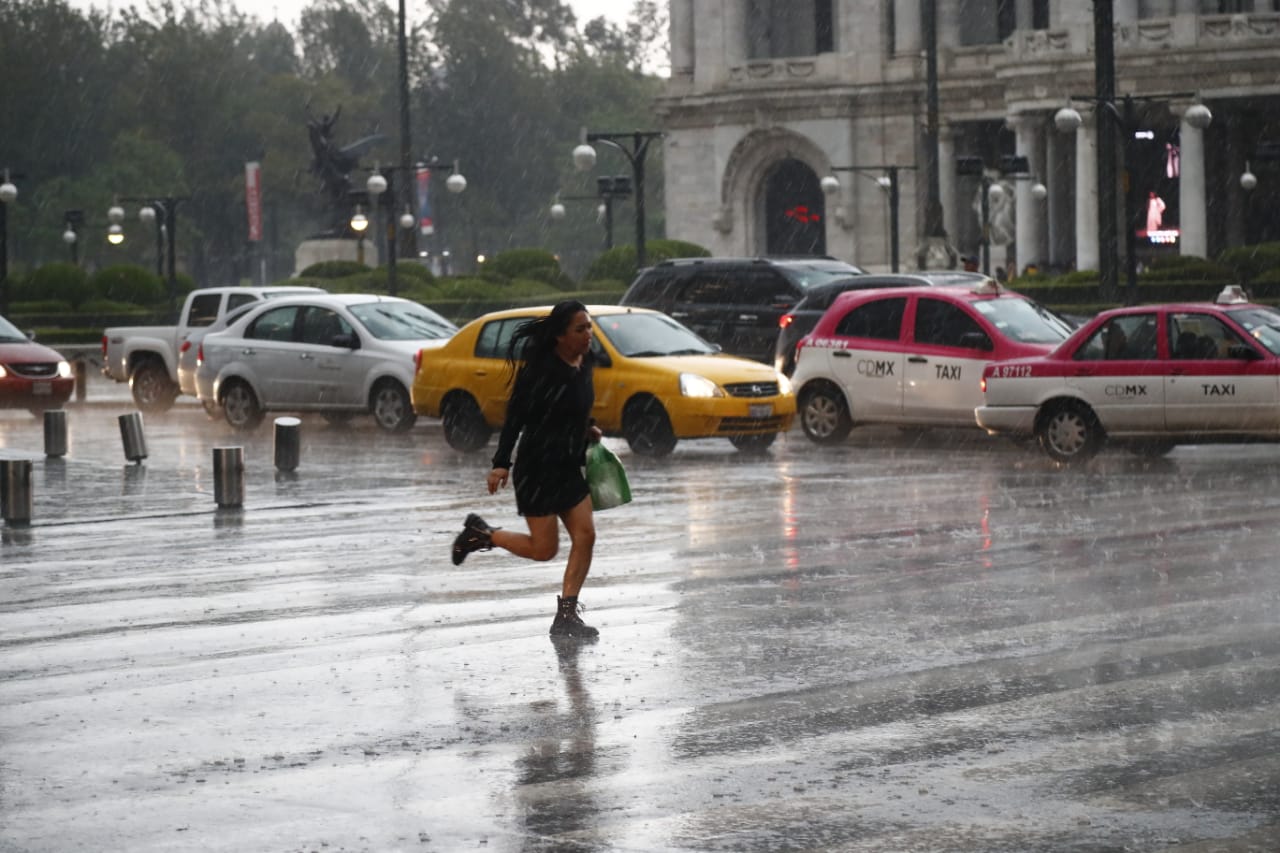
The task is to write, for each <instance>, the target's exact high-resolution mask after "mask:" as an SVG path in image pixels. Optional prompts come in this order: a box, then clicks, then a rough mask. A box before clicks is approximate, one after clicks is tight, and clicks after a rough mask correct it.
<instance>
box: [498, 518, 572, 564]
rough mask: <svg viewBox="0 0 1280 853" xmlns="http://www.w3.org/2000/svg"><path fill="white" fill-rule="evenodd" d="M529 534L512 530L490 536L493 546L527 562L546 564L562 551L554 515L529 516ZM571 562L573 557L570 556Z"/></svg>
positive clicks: (501, 531)
mask: <svg viewBox="0 0 1280 853" xmlns="http://www.w3.org/2000/svg"><path fill="white" fill-rule="evenodd" d="M525 523H526V524H528V525H529V532H528V533H516V532H515V531H512V530H494V531H493V534H492V535H491V536H490V540H491V541H492V542H493V544H494V545H495V546H497V547H499V548H503V549H505V550H507V551H510V552H511V553H512V554H515V555H516V556H517V557H524V558H525V559H526V560H538V561H539V562H545V561H547V560H550V559H553V558H554V557H555V555H556V552H557V551H559V550H560V528H559V525H558V522H557V520H556V517H555V516H554V515H534V516H527V517H526V518H525ZM569 559H570V560H572V559H573V556H572V555H570V557H569Z"/></svg>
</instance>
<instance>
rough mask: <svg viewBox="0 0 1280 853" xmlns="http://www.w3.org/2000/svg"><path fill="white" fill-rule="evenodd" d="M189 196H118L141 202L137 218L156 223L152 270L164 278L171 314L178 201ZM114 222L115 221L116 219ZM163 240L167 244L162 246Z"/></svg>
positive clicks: (175, 299)
mask: <svg viewBox="0 0 1280 853" xmlns="http://www.w3.org/2000/svg"><path fill="white" fill-rule="evenodd" d="M190 200H191V197H190V196H172V195H167V196H142V197H134V198H128V197H126V198H121V199H120V201H125V202H135V203H141V204H142V205H144V206H143V207H142V208H141V209H140V210H139V211H138V218H140V219H141V220H142V221H144V222H147V221H154V222H155V223H156V229H157V230H156V271H157V273H159V274H160V275H161V276H162V277H163V278H164V279H165V283H166V287H167V290H168V291H169V313H170V314H171V315H176V314H177V312H178V246H177V240H178V205H179V204H181V203H182V202H184V201H190ZM144 211H149V212H144ZM108 216H110V213H108ZM116 224H119V223H118V222H117V223H116ZM117 233H119V232H117ZM166 240H167V243H168V246H167V247H165V246H164V243H165V242H166ZM166 248H167V251H166ZM166 255H167V259H166ZM162 259H165V260H167V264H168V269H167V271H162V270H161V266H162Z"/></svg>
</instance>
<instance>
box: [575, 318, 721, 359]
mask: <svg viewBox="0 0 1280 853" xmlns="http://www.w3.org/2000/svg"><path fill="white" fill-rule="evenodd" d="M592 319H593V320H594V322H595V328H596V333H597V334H599V335H601V336H602V337H604V338H606V339H607V340H608V341H609V343H611V344H613V348H614V349H616V350H617V351H618V354H619V355H623V356H627V357H629V358H649V357H653V356H659V355H709V354H711V353H714V352H716V351H717V350H716V348H715V347H713V346H712V345H711V344H709V343H707V342H706V341H704V340H703V339H702V338H700V337H698V336H697V335H695V334H694V333H693V332H691V331H689V330H688V329H686V328H685V327H684V326H682V325H680V324H679V323H677V322H676V321H675V320H672V319H671V318H670V317H668V316H666V315H665V314H606V315H604V316H603V317H593V318H592Z"/></svg>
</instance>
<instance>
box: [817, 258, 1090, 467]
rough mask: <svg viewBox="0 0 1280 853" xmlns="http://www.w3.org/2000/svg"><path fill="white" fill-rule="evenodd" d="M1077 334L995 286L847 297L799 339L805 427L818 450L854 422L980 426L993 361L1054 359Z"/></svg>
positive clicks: (869, 292) (867, 292) (840, 436)
mask: <svg viewBox="0 0 1280 853" xmlns="http://www.w3.org/2000/svg"><path fill="white" fill-rule="evenodd" d="M1070 333H1071V329H1070V327H1069V326H1068V325H1067V324H1066V323H1065V322H1063V321H1062V320H1061V319H1060V318H1059V317H1057V316H1056V315H1054V314H1053V313H1052V312H1050V311H1047V310H1046V309H1044V308H1042V307H1041V306H1039V305H1037V304H1036V303H1035V302H1032V301H1031V300H1029V299H1027V298H1026V297H1024V296H1022V295H1020V294H1017V293H1014V292H1012V291H1010V290H1006V289H1005V288H1002V287H1000V286H999V285H997V284H996V282H995V281H992V280H990V279H987V280H984V281H981V282H978V283H976V284H973V283H970V284H964V285H934V286H931V287H924V286H922V287H898V288H893V289H881V290H861V291H851V292H849V293H844V294H841V295H840V296H838V297H837V298H836V301H835V302H833V303H832V304H831V307H830V308H828V309H827V311H826V313H825V314H823V315H822V319H820V320H819V321H818V325H817V326H815V327H814V330H813V332H812V333H810V334H809V335H808V336H807V337H805V338H804V339H802V340H801V342H800V347H799V351H798V356H797V362H796V370H795V374H794V376H793V377H792V385H793V387H794V388H795V389H796V398H797V401H798V407H799V414H800V423H801V425H802V426H803V427H804V432H805V435H807V436H809V438H810V439H812V440H813V441H815V442H817V443H819V444H828V443H832V442H837V441H841V440H843V439H844V438H845V437H846V436H847V435H848V434H849V430H850V429H852V428H853V426H854V425H855V424H869V423H886V424H904V425H913V426H973V425H974V421H973V407H974V406H976V405H978V404H979V403H981V402H982V391H981V387H980V384H979V383H980V381H981V377H982V369H983V368H984V367H986V366H987V364H988V363H990V362H991V361H993V360H998V359H1008V358H1018V357H1021V356H1028V355H1039V354H1042V353H1046V352H1048V351H1049V350H1051V349H1052V348H1053V347H1054V346H1056V345H1058V344H1059V343H1061V342H1062V341H1063V340H1065V339H1066V338H1067V336H1068V335H1069V334H1070Z"/></svg>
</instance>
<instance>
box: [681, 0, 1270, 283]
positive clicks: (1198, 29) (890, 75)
mask: <svg viewBox="0 0 1280 853" xmlns="http://www.w3.org/2000/svg"><path fill="white" fill-rule="evenodd" d="M921 7H922V4H921V0H671V3H670V12H671V15H670V18H671V77H670V80H669V82H668V84H667V86H666V90H665V92H664V95H663V96H662V97H661V98H660V100H659V103H658V109H659V112H660V115H661V117H662V122H663V129H664V130H665V131H666V132H667V136H666V139H665V145H664V168H665V171H666V175H665V177H666V185H665V194H666V222H667V235H668V236H670V237H673V238H677V239H685V240H691V241H693V242H696V243H701V244H703V245H705V246H707V247H708V248H710V249H711V250H712V251H713V252H714V253H715V254H718V255H764V254H797V253H821V254H830V255H833V256H835V257H838V258H841V259H844V260H848V261H851V262H853V263H856V264H859V265H860V266H863V267H864V268H866V269H868V270H885V269H888V268H889V266H890V261H891V258H892V256H893V254H894V252H893V245H892V241H891V235H892V233H893V231H894V230H895V229H894V220H895V217H894V216H893V215H892V213H893V208H894V206H893V205H891V204H890V200H891V199H890V194H889V193H888V192H886V185H887V184H888V183H889V181H887V180H885V178H887V177H889V176H890V175H891V174H894V175H895V176H896V178H897V182H896V184H897V188H898V190H899V192H898V194H897V195H898V204H897V206H896V207H897V217H896V221H897V226H898V227H897V230H898V232H899V240H898V242H899V254H900V257H901V259H902V268H903V269H910V268H913V267H915V266H916V264H917V249H918V247H919V246H920V245H921V235H922V232H923V227H924V210H925V205H926V201H927V200H928V196H929V193H928V184H929V181H928V176H929V174H930V170H931V169H933V168H936V170H937V171H936V174H937V179H938V185H937V186H938V189H937V191H936V196H935V197H937V198H939V200H940V201H941V206H942V211H943V213H942V217H943V226H944V228H945V231H946V234H947V238H948V241H949V243H950V245H952V246H953V247H954V248H955V249H956V250H958V252H959V253H960V254H962V255H965V254H975V255H976V254H978V252H979V249H980V246H981V243H982V233H983V227H982V225H983V215H982V205H981V204H980V200H981V197H982V195H983V189H982V188H983V186H984V185H986V186H987V187H988V188H989V187H990V186H992V185H994V186H995V187H996V189H995V190H994V191H993V190H990V189H988V192H987V198H988V205H987V213H986V222H987V225H988V228H989V230H988V233H989V235H990V241H989V247H990V251H991V264H992V266H997V265H999V266H1006V267H1007V268H1008V269H1010V270H1022V269H1025V268H1026V267H1027V266H1028V265H1034V266H1036V267H1039V268H1042V269H1044V268H1049V269H1073V268H1074V269H1097V267H1098V254H1099V246H1098V243H1099V240H1098V234H1097V230H1098V229H1097V224H1096V223H1097V200H1098V193H1097V187H1096V175H1097V157H1096V145H1095V130H1094V125H1093V116H1094V112H1095V110H1096V109H1105V108H1114V109H1115V110H1116V111H1117V112H1118V113H1121V114H1125V113H1126V109H1127V110H1128V112H1127V117H1128V121H1127V122H1126V123H1125V128H1124V130H1123V131H1122V133H1121V134H1120V136H1121V137H1122V141H1121V142H1120V143H1119V144H1118V150H1119V151H1122V152H1123V151H1126V150H1127V160H1128V165H1129V172H1128V174H1130V175H1131V176H1132V180H1133V181H1134V182H1135V184H1134V185H1135V188H1136V192H1137V197H1138V198H1139V200H1140V203H1141V205H1142V208H1141V210H1140V211H1139V214H1140V216H1139V218H1140V225H1141V228H1140V231H1139V232H1138V233H1139V234H1140V236H1139V237H1138V238H1137V245H1138V255H1139V257H1140V258H1141V259H1144V260H1145V259H1148V258H1150V257H1154V256H1156V255H1158V254H1160V253H1170V252H1180V253H1182V254H1190V255H1197V256H1202V257H1211V256H1213V255H1214V254H1216V253H1217V252H1218V251H1220V250H1221V249H1223V248H1225V247H1227V246H1234V245H1242V244H1246V243H1254V242H1261V241H1264V240H1278V239H1280V189H1278V187H1280V0H1116V2H1115V4H1114V19H1115V39H1114V43H1115V57H1116V88H1115V91H1116V95H1117V98H1116V100H1115V101H1114V102H1112V103H1111V104H1109V105H1107V106H1103V107H1099V106H1097V105H1096V103H1095V102H1094V101H1093V100H1090V97H1091V96H1092V95H1093V94H1094V93H1095V91H1096V90H1095V73H1094V72H1095V58H1094V50H1093V33H1094V23H1093V4H1092V3H1089V2H1085V0H936V21H937V28H936V34H937V35H936V43H937V52H936V57H937V69H938V75H937V79H938V98H939V110H938V115H939V119H940V121H939V126H938V145H937V152H938V155H937V159H936V163H935V161H933V159H932V150H933V147H932V146H930V145H926V144H925V143H926V140H927V138H928V136H927V133H926V129H927V128H926V118H927V91H928V87H927V76H926V68H927V63H926V55H925V53H924V48H925V47H926V46H927V44H928V39H927V38H926V37H925V34H924V32H923V25H922V15H921ZM1125 96H1129V98H1128V100H1127V102H1126V101H1125V100H1124V97H1125ZM1195 104H1203V105H1205V106H1206V107H1208V108H1209V110H1210V111H1211V114H1212V121H1211V123H1210V124H1209V126H1208V127H1207V128H1203V129H1201V128H1200V127H1197V126H1196V124H1198V123H1199V122H1194V121H1188V118H1187V116H1188V109H1189V108H1191V107H1192V106H1193V105H1195ZM1067 106H1070V107H1071V108H1073V109H1074V110H1076V111H1077V112H1078V113H1079V114H1080V115H1081V117H1082V119H1083V122H1082V124H1081V125H1080V127H1079V129H1077V130H1075V131H1068V132H1063V131H1062V130H1061V129H1060V128H1059V125H1058V123H1056V122H1055V121H1054V117H1055V115H1056V114H1057V113H1058V111H1059V110H1061V109H1063V108H1064V107H1067ZM1002 155H1021V156H1024V157H1025V158H1026V160H1025V168H1019V169H1018V171H1017V173H1016V174H1010V173H1007V172H1001V171H1000V164H1001V163H1002ZM965 158H969V159H967V160H965ZM971 158H980V159H981V166H982V167H983V168H982V172H981V173H980V174H978V175H971V174H966V172H967V171H968V170H966V169H964V168H959V169H958V168H957V162H958V161H962V160H965V162H967V163H969V164H970V165H971V164H973V163H974V162H975V161H974V160H973V159H971ZM1004 162H1005V163H1006V165H1008V164H1010V163H1017V164H1018V165H1019V166H1021V163H1019V162H1018V161H1010V160H1007V159H1006V160H1005V161H1004ZM1123 166H1124V162H1120V163H1119V164H1118V168H1117V172H1118V174H1120V175H1121V181H1123V175H1124V174H1125V172H1124V170H1123V168H1122V167H1123ZM891 167H892V168H891ZM1246 172H1248V173H1249V174H1250V175H1252V176H1254V178H1255V180H1254V181H1249V180H1248V179H1247V178H1246V179H1245V180H1244V181H1242V180H1241V177H1242V176H1243V175H1245V173H1246ZM829 177H834V178H836V179H837V181H838V186H837V184H836V182H834V181H830V180H827V181H824V180H823V179H824V178H829ZM1250 184H1252V189H1246V185H1250ZM1123 196H1124V193H1123V192H1119V191H1118V192H1117V197H1118V198H1123ZM1148 213H1149V214H1150V221H1148ZM1117 220H1118V221H1119V222H1120V223H1121V228H1122V229H1123V222H1124V216H1123V215H1122V213H1121V214H1118V215H1117ZM1148 226H1153V227H1148ZM1119 244H1120V246H1121V247H1122V250H1123V247H1124V246H1125V240H1124V239H1122V238H1121V239H1119Z"/></svg>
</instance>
